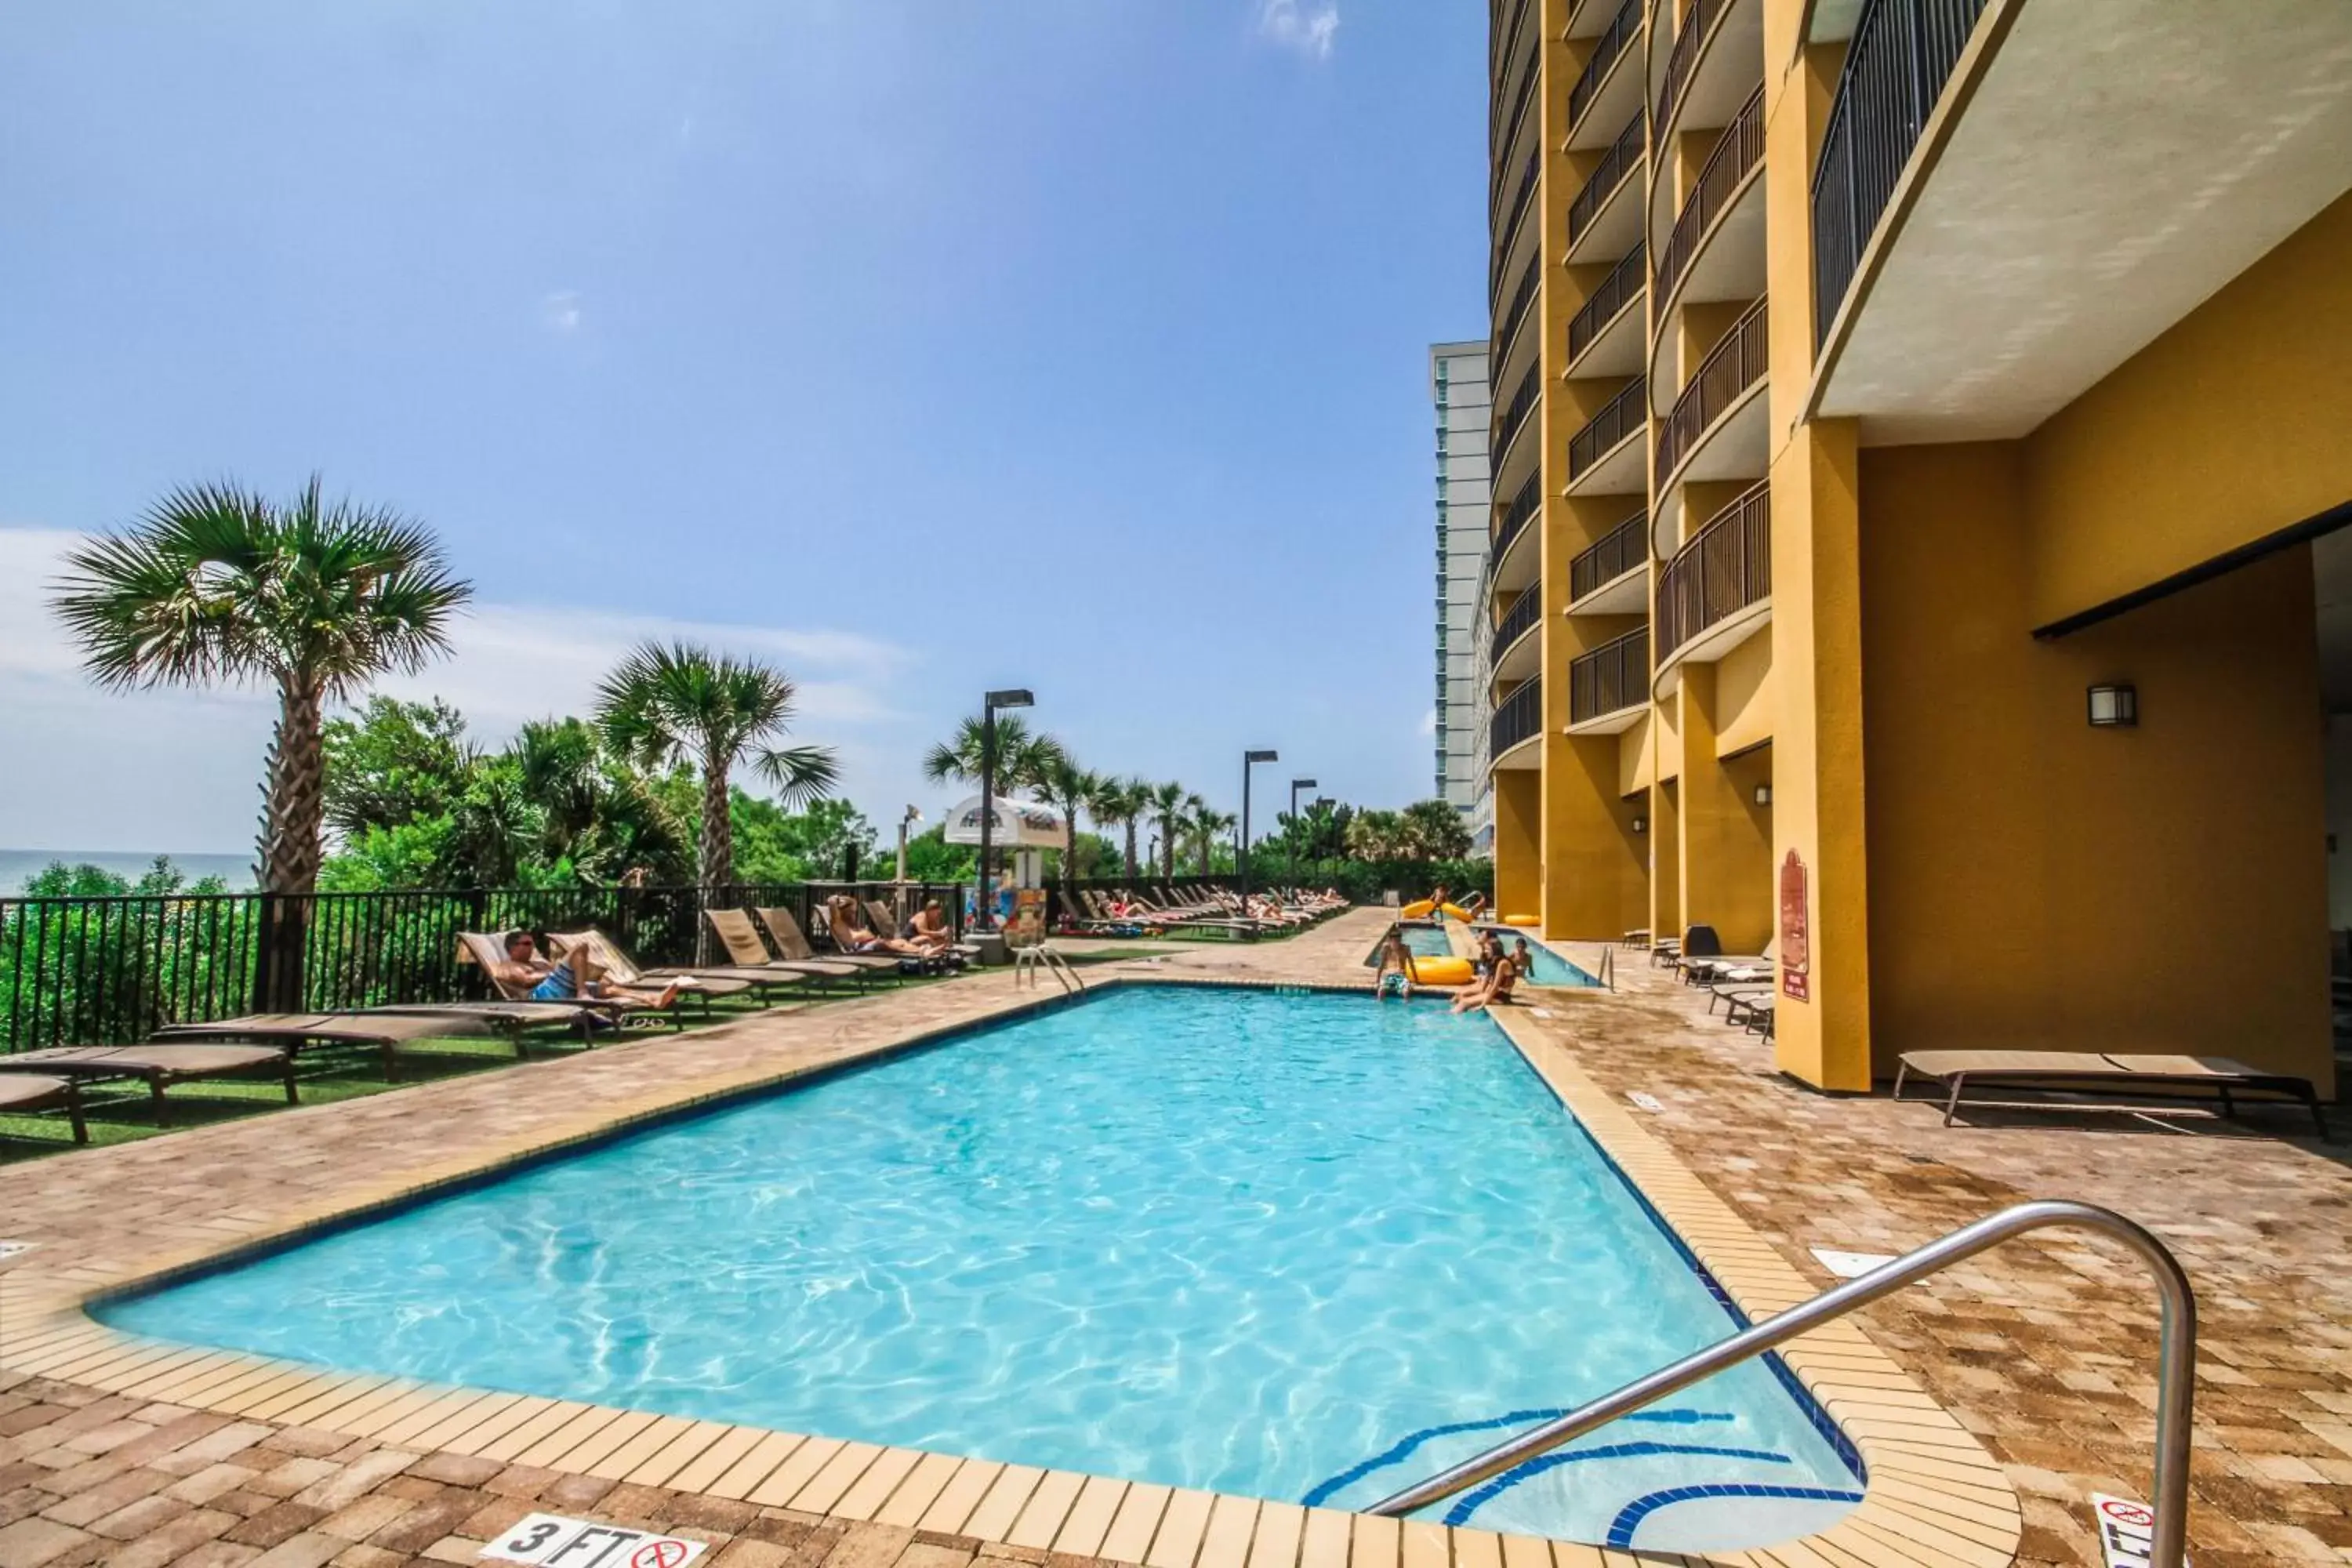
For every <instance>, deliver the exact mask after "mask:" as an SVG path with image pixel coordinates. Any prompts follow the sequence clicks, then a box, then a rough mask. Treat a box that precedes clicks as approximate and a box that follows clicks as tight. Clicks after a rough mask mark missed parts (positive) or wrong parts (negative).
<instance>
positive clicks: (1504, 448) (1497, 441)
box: [1490, 360, 1543, 464]
mask: <svg viewBox="0 0 2352 1568" xmlns="http://www.w3.org/2000/svg"><path fill="white" fill-rule="evenodd" d="M1542 401H1543V363H1542V362H1541V361H1540V360H1538V362H1537V363H1534V364H1531V365H1529V366H1528V374H1526V375H1524V376H1522V377H1520V378H1519V390H1518V391H1517V392H1516V393H1514V394H1513V395H1512V396H1511V405H1510V406H1509V407H1508V408H1506V409H1505V410H1503V414H1502V417H1501V418H1499V419H1497V420H1496V421H1495V428H1494V431H1493V433H1492V434H1493V437H1494V440H1493V443H1492V446H1491V447H1490V450H1491V451H1492V452H1493V453H1494V457H1493V458H1492V459H1491V461H1492V462H1493V463H1496V464H1499V463H1500V462H1502V460H1503V459H1504V458H1505V457H1507V456H1508V455H1509V453H1510V450H1511V443H1512V442H1514V441H1516V440H1517V439H1518V438H1519V428H1520V426H1524V425H1525V424H1526V423H1527V422H1528V416H1530V415H1532V414H1534V413H1535V411H1536V405H1537V404H1538V403H1540V402H1542Z"/></svg>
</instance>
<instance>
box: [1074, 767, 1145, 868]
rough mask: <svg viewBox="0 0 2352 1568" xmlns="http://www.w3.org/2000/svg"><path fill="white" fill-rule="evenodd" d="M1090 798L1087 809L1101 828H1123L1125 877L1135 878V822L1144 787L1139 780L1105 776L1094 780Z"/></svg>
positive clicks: (1137, 819) (1139, 810)
mask: <svg viewBox="0 0 2352 1568" xmlns="http://www.w3.org/2000/svg"><path fill="white" fill-rule="evenodd" d="M1145 788H1146V786H1145V784H1143V783H1142V781H1140V780H1139V779H1114V778H1105V779H1100V780H1097V789H1096V790H1095V795H1094V798H1093V799H1092V800H1090V801H1088V802H1087V812H1088V813H1089V814H1090V815H1091V816H1093V817H1094V819H1095V820H1096V821H1097V822H1098V823H1100V824H1101V825H1102V826H1105V827H1124V828H1126V829H1127V879H1128V881H1129V884H1130V885H1131V884H1133V882H1134V881H1135V871H1136V856H1135V825H1136V824H1137V823H1138V822H1139V821H1140V820H1141V819H1142V816H1143V812H1144V804H1145V803H1144V794H1143V792H1144V790H1145Z"/></svg>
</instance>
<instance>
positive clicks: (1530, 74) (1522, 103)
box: [1486, 45, 1543, 215]
mask: <svg viewBox="0 0 2352 1568" xmlns="http://www.w3.org/2000/svg"><path fill="white" fill-rule="evenodd" d="M1542 58H1543V50H1542V47H1541V46H1540V45H1538V47H1535V48H1532V49H1529V50H1528V58H1527V63H1526V64H1525V65H1522V66H1521V67H1520V68H1519V91H1518V96H1517V98H1516V99H1514V100H1512V103H1511V118H1510V120H1509V121H1507V123H1499V124H1497V125H1496V126H1495V128H1494V129H1495V130H1496V131H1498V132H1502V134H1501V135H1499V136H1497V137H1496V140H1495V143H1494V146H1493V148H1492V149H1491V154H1492V156H1493V157H1494V158H1495V160H1496V168H1495V173H1494V174H1493V176H1492V177H1491V178H1490V179H1489V180H1488V181H1487V184H1489V185H1490V186H1492V187H1493V188H1492V189H1490V190H1489V191H1487V193H1486V206H1487V209H1488V212H1489V214H1490V215H1491V213H1492V211H1493V208H1494V205H1495V204H1496V202H1497V201H1500V200H1501V199H1502V195H1503V192H1502V184H1503V177H1502V176H1503V171H1502V163H1501V160H1502V156H1503V154H1504V153H1507V152H1509V151H1510V150H1511V147H1512V144H1513V143H1514V142H1517V141H1518V139H1519V125H1520V122H1521V121H1525V120H1526V119H1527V117H1528V105H1530V104H1532V103H1534V102H1535V100H1536V65H1537V63H1538V61H1539V60H1541V59H1542Z"/></svg>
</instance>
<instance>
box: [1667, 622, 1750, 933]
mask: <svg viewBox="0 0 2352 1568" xmlns="http://www.w3.org/2000/svg"><path fill="white" fill-rule="evenodd" d="M1680 674H1681V680H1680V684H1679V685H1677V687H1676V688H1675V704H1676V706H1677V707H1678V709H1679V710H1680V713H1681V719H1682V722H1681V729H1682V736H1683V775H1682V788H1681V791H1680V795H1681V799H1680V801H1679V805H1680V807H1681V811H1680V814H1679V826H1680V829H1681V837H1682V849H1681V854H1680V856H1679V862H1680V868H1681V883H1682V897H1681V910H1682V916H1683V923H1685V925H1692V924H1705V925H1711V926H1713V927H1714V928H1715V931H1716V934H1717V936H1719V937H1720V938H1722V939H1723V950H1724V952H1760V951H1762V949H1763V946H1764V944H1765V942H1768V941H1769V940H1770V939H1771V936H1772V923H1773V910H1772V837H1771V833H1772V823H1771V812H1770V811H1769V809H1768V808H1766V807H1764V806H1760V805H1758V804H1757V803H1756V799H1755V793H1754V790H1753V787H1752V786H1747V785H1744V784H1743V780H1742V777H1741V774H1742V773H1744V772H1745V771H1746V770H1744V769H1741V768H1740V767H1738V765H1737V764H1733V765H1731V766H1726V765H1725V764H1724V763H1721V762H1719V761H1717V758H1716V733H1717V725H1716V710H1715V676H1716V670H1715V666H1713V665H1711V664H1685V665H1684V666H1683V667H1682V669H1681V672H1680Z"/></svg>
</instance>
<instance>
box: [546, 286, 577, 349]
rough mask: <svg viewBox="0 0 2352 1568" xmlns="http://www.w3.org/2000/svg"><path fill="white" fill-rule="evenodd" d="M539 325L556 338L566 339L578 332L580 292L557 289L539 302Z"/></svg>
mask: <svg viewBox="0 0 2352 1568" xmlns="http://www.w3.org/2000/svg"><path fill="white" fill-rule="evenodd" d="M539 321H540V325H541V326H543V327H545V328H546V329H547V330H548V331H551V332H553V333H554V334H555V335H556V336H557V337H560V338H568V337H570V336H571V335H572V333H574V332H576V331H579V330H580V290H579V289H557V290H556V291H555V292H554V293H552V294H550V295H549V296H548V297H547V298H546V299H544V300H541V301H540V302H539Z"/></svg>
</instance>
